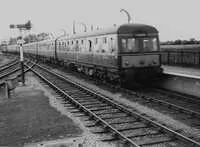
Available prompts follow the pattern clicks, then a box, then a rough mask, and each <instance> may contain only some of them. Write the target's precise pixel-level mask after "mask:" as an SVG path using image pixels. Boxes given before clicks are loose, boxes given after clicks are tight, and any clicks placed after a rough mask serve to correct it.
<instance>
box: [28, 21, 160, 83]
mask: <svg viewBox="0 0 200 147" xmlns="http://www.w3.org/2000/svg"><path fill="white" fill-rule="evenodd" d="M24 47H25V48H27V50H25V52H26V53H27V54H31V55H33V54H34V55H35V57H39V58H40V59H41V58H42V60H44V61H46V60H48V61H51V62H52V63H54V61H56V63H60V64H65V65H67V66H69V67H72V68H73V69H76V70H77V71H79V72H83V73H85V74H87V75H89V76H93V77H95V78H103V79H105V80H109V81H119V82H127V81H128V82H131V81H141V80H149V79H151V77H156V76H157V75H159V74H161V73H162V69H161V61H160V59H161V58H160V52H159V49H160V47H159V37H158V31H157V30H156V29H155V28H154V27H152V26H149V25H143V24H123V25H120V26H113V27H112V28H108V29H101V30H96V31H92V32H84V33H81V34H73V35H72V36H65V37H62V38H57V39H54V40H45V41H40V42H35V43H31V44H27V45H25V46H24ZM34 55H33V57H34Z"/></svg>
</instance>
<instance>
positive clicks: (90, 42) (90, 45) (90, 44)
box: [88, 40, 92, 52]
mask: <svg viewBox="0 0 200 147" xmlns="http://www.w3.org/2000/svg"><path fill="white" fill-rule="evenodd" d="M88 41H89V52H91V51H92V41H91V40H88Z"/></svg>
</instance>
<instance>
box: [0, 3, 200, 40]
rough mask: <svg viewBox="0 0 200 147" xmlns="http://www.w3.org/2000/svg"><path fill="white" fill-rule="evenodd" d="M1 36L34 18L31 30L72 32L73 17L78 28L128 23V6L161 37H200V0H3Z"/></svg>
mask: <svg viewBox="0 0 200 147" xmlns="http://www.w3.org/2000/svg"><path fill="white" fill-rule="evenodd" d="M0 6H1V7H0V40H3V39H8V38H9V37H11V36H12V37H16V36H17V35H18V34H19V32H18V30H15V29H14V30H11V29H10V28H9V25H10V24H23V23H26V22H27V21H28V20H31V22H32V24H33V28H32V30H31V31H30V32H29V33H41V32H53V34H54V35H58V34H62V33H63V29H64V30H66V32H67V33H69V34H70V33H72V24H73V20H75V21H76V30H77V32H80V31H83V25H82V24H81V23H84V24H86V25H87V27H88V28H90V26H91V25H94V26H95V27H97V26H99V27H102V28H106V27H110V26H113V24H117V25H120V24H123V23H127V16H126V15H125V13H123V12H120V10H121V9H125V10H127V11H128V12H129V14H130V15H131V17H132V21H133V23H141V24H148V25H153V26H155V27H156V28H157V29H158V31H159V34H160V40H161V41H167V40H176V39H186V40H188V39H190V38H195V39H197V40H200V16H199V15H200V0H0Z"/></svg>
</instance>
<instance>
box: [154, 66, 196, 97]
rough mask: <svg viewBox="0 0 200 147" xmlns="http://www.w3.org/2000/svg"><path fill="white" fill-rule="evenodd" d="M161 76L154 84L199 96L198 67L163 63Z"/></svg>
mask: <svg viewBox="0 0 200 147" xmlns="http://www.w3.org/2000/svg"><path fill="white" fill-rule="evenodd" d="M162 68H163V70H164V71H163V73H164V74H163V77H162V79H160V80H159V81H158V82H157V83H156V86H158V87H159V88H164V89H168V90H173V91H176V92H179V93H185V94H189V95H191V96H195V97H200V91H199V89H200V69H197V68H191V67H180V66H168V65H163V66H162Z"/></svg>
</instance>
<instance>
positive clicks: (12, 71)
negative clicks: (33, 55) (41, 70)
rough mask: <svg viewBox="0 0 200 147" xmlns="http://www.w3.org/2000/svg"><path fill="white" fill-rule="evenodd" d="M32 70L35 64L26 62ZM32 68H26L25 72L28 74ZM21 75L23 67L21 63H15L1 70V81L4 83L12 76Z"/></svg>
mask: <svg viewBox="0 0 200 147" xmlns="http://www.w3.org/2000/svg"><path fill="white" fill-rule="evenodd" d="M25 63H26V64H28V65H29V66H30V67H31V68H32V67H33V65H34V64H33V63H31V62H30V61H25ZM29 69H30V68H27V67H25V69H24V71H25V72H27V71H28V70H29ZM20 75H21V67H20V64H19V61H17V60H16V61H13V62H11V63H10V64H8V65H6V66H5V67H3V68H1V69H0V80H1V81H3V80H5V79H7V78H8V77H10V76H20Z"/></svg>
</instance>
